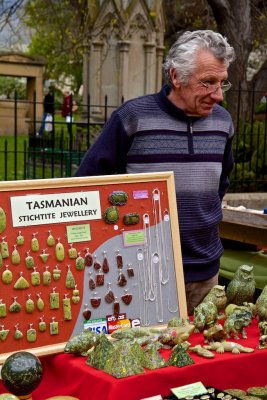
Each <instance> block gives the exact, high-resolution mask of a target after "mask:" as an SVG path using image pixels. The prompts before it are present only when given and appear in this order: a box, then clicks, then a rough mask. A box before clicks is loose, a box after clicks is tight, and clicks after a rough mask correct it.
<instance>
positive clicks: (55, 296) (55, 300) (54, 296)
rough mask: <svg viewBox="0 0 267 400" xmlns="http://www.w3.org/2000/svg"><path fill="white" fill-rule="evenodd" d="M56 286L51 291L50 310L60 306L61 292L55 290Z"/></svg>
mask: <svg viewBox="0 0 267 400" xmlns="http://www.w3.org/2000/svg"><path fill="white" fill-rule="evenodd" d="M55 290H56V288H53V291H52V292H51V293H50V295H49V297H50V302H49V303H50V310H56V309H58V308H59V293H56V292H55Z"/></svg>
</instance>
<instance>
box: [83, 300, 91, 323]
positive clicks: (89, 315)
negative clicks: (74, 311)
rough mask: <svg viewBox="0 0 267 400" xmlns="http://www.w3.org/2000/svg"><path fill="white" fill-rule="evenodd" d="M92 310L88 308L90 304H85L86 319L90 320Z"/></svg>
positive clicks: (84, 313) (84, 315)
mask: <svg viewBox="0 0 267 400" xmlns="http://www.w3.org/2000/svg"><path fill="white" fill-rule="evenodd" d="M91 314H92V313H91V310H90V309H89V308H88V304H85V305H84V310H83V318H84V319H85V321H89V319H90V318H91Z"/></svg>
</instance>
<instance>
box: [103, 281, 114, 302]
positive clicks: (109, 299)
mask: <svg viewBox="0 0 267 400" xmlns="http://www.w3.org/2000/svg"><path fill="white" fill-rule="evenodd" d="M105 300H106V302H107V303H108V304H110V303H112V302H113V301H114V300H115V296H114V293H113V291H112V290H111V283H108V290H107V293H106V294H105Z"/></svg>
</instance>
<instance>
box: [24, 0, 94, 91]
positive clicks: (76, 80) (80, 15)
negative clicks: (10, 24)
mask: <svg viewBox="0 0 267 400" xmlns="http://www.w3.org/2000/svg"><path fill="white" fill-rule="evenodd" d="M86 12H87V8H86V2H85V0H76V1H72V0H65V1H54V0H47V1H45V2H44V1H42V0H27V2H26V5H25V17H24V22H25V24H26V25H27V26H28V27H30V28H31V29H32V40H31V43H30V45H29V50H28V54H29V55H35V56H36V55H38V56H42V57H44V58H45V59H46V61H47V67H46V72H45V73H46V75H45V77H44V78H45V79H47V78H50V79H55V80H57V81H62V82H65V80H66V78H69V77H71V78H72V90H73V91H74V92H77V91H78V90H79V87H80V86H81V84H82V63H83V53H84V42H85V40H84V34H85V33H84V29H85V28H86V29H87V25H85V20H86V17H87V16H86Z"/></svg>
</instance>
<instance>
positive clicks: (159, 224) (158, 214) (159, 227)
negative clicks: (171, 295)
mask: <svg viewBox="0 0 267 400" xmlns="http://www.w3.org/2000/svg"><path fill="white" fill-rule="evenodd" d="M152 203H153V216H154V223H155V232H156V244H157V251H158V254H162V257H160V263H159V269H160V270H161V278H160V279H161V283H162V284H163V285H165V284H166V283H167V282H168V281H169V258H168V257H167V250H166V234H165V230H164V225H163V221H162V210H161V201H160V191H159V189H157V188H156V189H154V190H153V192H152Z"/></svg>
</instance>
